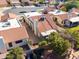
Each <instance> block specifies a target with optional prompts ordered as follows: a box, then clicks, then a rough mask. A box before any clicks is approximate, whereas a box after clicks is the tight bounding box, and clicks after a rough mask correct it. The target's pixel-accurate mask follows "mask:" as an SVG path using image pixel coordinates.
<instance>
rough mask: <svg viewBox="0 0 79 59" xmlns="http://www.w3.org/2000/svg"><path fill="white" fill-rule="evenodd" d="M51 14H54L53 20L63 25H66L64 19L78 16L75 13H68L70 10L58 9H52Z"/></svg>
mask: <svg viewBox="0 0 79 59" xmlns="http://www.w3.org/2000/svg"><path fill="white" fill-rule="evenodd" d="M49 14H51V15H53V20H54V21H55V22H56V23H57V24H59V25H61V26H64V21H65V20H66V19H70V18H72V17H76V16H77V15H76V14H75V13H68V12H64V11H61V10H56V9H55V10H53V11H50V12H49Z"/></svg>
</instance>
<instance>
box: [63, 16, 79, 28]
mask: <svg viewBox="0 0 79 59" xmlns="http://www.w3.org/2000/svg"><path fill="white" fill-rule="evenodd" d="M77 25H79V17H78V16H77V17H72V18H70V19H66V20H65V21H64V26H66V27H74V26H77Z"/></svg>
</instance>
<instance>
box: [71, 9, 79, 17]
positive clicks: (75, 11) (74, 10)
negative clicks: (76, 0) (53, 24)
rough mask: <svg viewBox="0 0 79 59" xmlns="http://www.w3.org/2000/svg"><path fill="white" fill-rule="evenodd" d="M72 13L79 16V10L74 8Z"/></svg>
mask: <svg viewBox="0 0 79 59" xmlns="http://www.w3.org/2000/svg"><path fill="white" fill-rule="evenodd" d="M71 11H72V13H75V14H76V15H78V16H79V9H78V8H72V9H71Z"/></svg>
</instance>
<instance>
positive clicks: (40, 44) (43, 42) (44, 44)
mask: <svg viewBox="0 0 79 59" xmlns="http://www.w3.org/2000/svg"><path fill="white" fill-rule="evenodd" d="M46 45H47V41H41V42H40V43H39V46H40V47H41V46H46Z"/></svg>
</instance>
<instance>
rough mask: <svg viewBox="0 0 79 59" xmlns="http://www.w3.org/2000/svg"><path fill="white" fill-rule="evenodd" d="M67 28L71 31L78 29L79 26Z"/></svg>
mask: <svg viewBox="0 0 79 59" xmlns="http://www.w3.org/2000/svg"><path fill="white" fill-rule="evenodd" d="M67 30H68V31H70V32H74V31H78V30H79V26H76V27H72V28H67Z"/></svg>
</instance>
